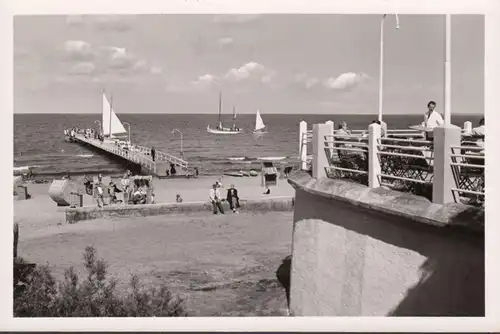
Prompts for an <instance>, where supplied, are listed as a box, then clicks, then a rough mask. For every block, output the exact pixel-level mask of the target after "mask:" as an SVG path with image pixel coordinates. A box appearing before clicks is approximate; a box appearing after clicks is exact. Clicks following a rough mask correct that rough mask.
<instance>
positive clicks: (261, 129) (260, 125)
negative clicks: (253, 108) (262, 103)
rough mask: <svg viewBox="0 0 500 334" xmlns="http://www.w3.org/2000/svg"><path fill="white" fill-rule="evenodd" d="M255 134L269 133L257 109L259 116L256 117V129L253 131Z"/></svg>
mask: <svg viewBox="0 0 500 334" xmlns="http://www.w3.org/2000/svg"><path fill="white" fill-rule="evenodd" d="M253 133H255V134H260V133H267V131H266V125H265V124H264V121H263V120H262V117H261V116H260V110H259V109H257V114H256V115H255V129H253Z"/></svg>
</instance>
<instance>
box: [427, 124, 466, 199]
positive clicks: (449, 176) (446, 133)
mask: <svg viewBox="0 0 500 334" xmlns="http://www.w3.org/2000/svg"><path fill="white" fill-rule="evenodd" d="M433 132H434V179H433V185H432V202H434V203H437V204H446V203H452V202H455V199H454V197H453V193H452V191H451V188H455V187H456V185H455V179H454V178H453V173H452V169H451V165H450V162H451V152H452V151H451V146H460V139H461V132H462V130H461V129H460V127H458V126H456V125H453V124H445V125H441V126H438V127H435V128H434V131H433Z"/></svg>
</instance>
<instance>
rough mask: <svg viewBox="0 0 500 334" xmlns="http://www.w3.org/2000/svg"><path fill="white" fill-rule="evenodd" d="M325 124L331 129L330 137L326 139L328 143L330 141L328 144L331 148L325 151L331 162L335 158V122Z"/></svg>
mask: <svg viewBox="0 0 500 334" xmlns="http://www.w3.org/2000/svg"><path fill="white" fill-rule="evenodd" d="M325 124H327V125H328V126H329V127H331V133H329V134H328V135H329V137H327V138H326V139H327V140H328V141H330V143H328V147H330V149H329V150H325V152H326V153H327V158H328V160H329V161H330V160H331V159H332V157H333V147H334V146H333V140H334V137H333V131H334V130H335V123H334V122H333V121H326V122H325Z"/></svg>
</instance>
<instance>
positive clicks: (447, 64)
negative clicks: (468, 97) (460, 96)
mask: <svg viewBox="0 0 500 334" xmlns="http://www.w3.org/2000/svg"><path fill="white" fill-rule="evenodd" d="M445 36H446V45H445V61H444V124H446V125H449V124H450V123H451V14H446V23H445Z"/></svg>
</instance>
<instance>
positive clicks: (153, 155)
mask: <svg viewBox="0 0 500 334" xmlns="http://www.w3.org/2000/svg"><path fill="white" fill-rule="evenodd" d="M155 157H156V154H155V153H154V152H151V159H153V161H155Z"/></svg>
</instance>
